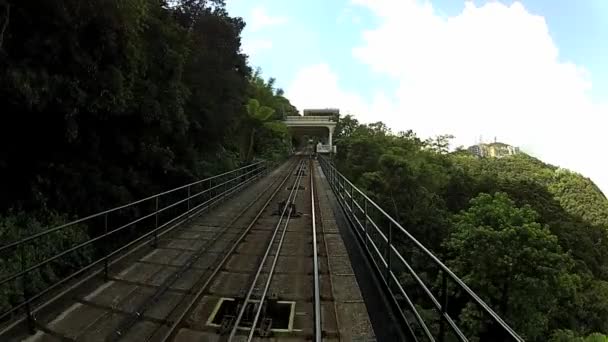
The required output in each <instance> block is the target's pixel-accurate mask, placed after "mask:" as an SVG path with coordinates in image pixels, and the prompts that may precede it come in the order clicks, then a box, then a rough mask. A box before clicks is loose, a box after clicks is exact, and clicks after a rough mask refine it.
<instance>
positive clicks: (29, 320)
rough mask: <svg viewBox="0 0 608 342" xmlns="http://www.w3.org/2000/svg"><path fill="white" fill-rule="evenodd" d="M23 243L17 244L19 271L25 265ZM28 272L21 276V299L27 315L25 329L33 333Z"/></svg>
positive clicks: (23, 269) (23, 268)
mask: <svg viewBox="0 0 608 342" xmlns="http://www.w3.org/2000/svg"><path fill="white" fill-rule="evenodd" d="M24 245H25V244H24V243H23V244H21V245H19V250H20V254H21V272H24V271H25V269H26V268H27V267H26V263H25V248H24V247H23V246H24ZM27 275H28V272H26V273H23V276H22V277H21V287H22V290H23V300H24V301H25V312H26V315H27V330H28V332H29V333H30V334H31V335H33V334H35V333H36V325H35V323H34V316H33V315H32V308H31V306H30V291H29V287H28V283H29V280H28V277H27Z"/></svg>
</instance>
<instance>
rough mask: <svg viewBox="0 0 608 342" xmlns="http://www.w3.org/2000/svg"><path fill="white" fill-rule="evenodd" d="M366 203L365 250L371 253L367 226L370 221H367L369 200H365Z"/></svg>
mask: <svg viewBox="0 0 608 342" xmlns="http://www.w3.org/2000/svg"><path fill="white" fill-rule="evenodd" d="M364 203H365V204H364V205H365V207H364V211H365V213H364V214H365V230H364V233H365V249H367V250H368V251H369V242H368V241H367V240H368V237H367V226H368V221H369V220H368V219H367V217H368V216H367V199H365V202H364Z"/></svg>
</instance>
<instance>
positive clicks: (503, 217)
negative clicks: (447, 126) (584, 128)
mask: <svg viewBox="0 0 608 342" xmlns="http://www.w3.org/2000/svg"><path fill="white" fill-rule="evenodd" d="M335 136H336V143H337V144H338V145H339V147H338V155H337V156H336V158H335V159H334V161H335V163H336V165H337V167H338V168H339V169H340V170H341V171H342V173H343V174H344V175H345V176H347V177H348V178H350V179H351V180H352V181H354V182H355V184H357V185H358V186H360V187H361V188H362V189H363V190H365V191H366V193H368V195H370V197H371V198H372V199H373V200H374V201H376V202H377V203H378V204H379V205H380V206H381V207H383V208H384V209H385V210H386V211H387V212H388V213H390V214H391V215H392V216H393V217H395V218H396V219H397V220H398V221H399V222H400V223H401V224H402V225H403V226H404V227H405V228H406V229H408V231H409V232H410V233H411V234H412V235H414V236H415V237H416V238H417V239H418V240H419V241H420V242H422V243H423V244H424V245H425V246H427V248H429V249H431V250H432V251H433V252H434V253H435V254H438V255H439V256H440V257H441V258H442V259H443V260H445V261H446V262H447V263H448V264H450V265H452V266H453V267H454V268H455V269H456V270H457V274H459V275H460V276H463V278H465V280H466V282H467V283H469V284H470V285H471V286H472V287H473V288H474V289H475V290H476V291H478V292H479V293H480V294H482V298H483V299H484V300H486V301H488V302H490V303H491V304H492V307H493V308H494V309H495V310H498V311H499V312H501V313H503V314H504V316H505V317H506V319H507V321H508V322H509V323H510V324H512V325H514V326H515V327H517V330H518V331H521V333H522V334H525V336H526V337H527V338H528V340H531V341H545V340H546V338H547V337H548V336H551V334H552V333H553V332H555V331H558V330H559V329H562V330H564V329H566V330H570V331H572V332H573V333H574V334H575V336H587V335H589V334H591V333H594V332H599V333H604V334H605V333H608V326H607V325H606V322H608V320H607V319H606V317H608V311H607V308H608V301H607V298H608V297H607V295H606V291H607V289H606V282H607V281H608V253H606V252H605V251H607V250H608V222H606V221H607V220H608V211H607V208H608V200H606V197H605V196H604V195H603V194H602V193H601V192H600V191H599V189H598V188H597V187H596V186H595V185H594V184H593V183H592V182H591V181H590V180H589V179H586V178H583V177H582V176H580V175H578V174H576V173H572V172H569V171H566V170H562V169H558V168H557V167H554V166H551V165H547V164H545V163H543V162H542V161H540V160H538V159H536V158H533V157H530V156H528V155H525V154H520V155H515V156H509V157H504V158H498V159H497V158H478V157H475V156H473V155H471V154H470V153H468V152H467V151H466V150H464V149H460V150H457V151H455V152H451V153H446V152H447V150H446V148H447V145H448V142H449V139H450V136H439V137H437V138H434V139H428V140H425V141H421V140H420V139H419V138H417V137H416V135H415V134H414V133H412V132H411V131H408V132H400V133H398V134H394V133H392V132H390V130H388V128H387V127H386V126H385V125H384V124H382V123H375V124H370V125H362V124H360V123H359V122H358V121H357V120H356V119H354V118H353V117H351V116H346V117H343V118H341V120H340V122H339V124H338V126H337V128H336V135H335ZM497 193H498V194H497ZM487 194H496V195H487ZM480 208H483V210H482V209H480ZM400 243H401V244H402V245H401V246H398V248H400V249H401V250H402V251H403V253H404V254H406V255H408V256H409V257H410V258H412V264H413V267H414V268H415V269H416V270H418V271H419V272H420V273H421V275H422V278H423V280H425V282H427V283H430V284H434V286H437V284H436V277H437V272H436V270H432V269H429V267H428V261H427V260H423V259H420V258H419V257H417V256H416V255H415V254H413V252H412V251H411V248H410V247H409V246H408V245H407V243H406V242H405V241H401V242H400ZM513 260H517V262H515V261H513ZM495 265H500V267H498V266H496V267H495ZM511 265H512V266H511ZM405 278H407V277H405V276H404V279H405ZM404 284H406V285H407V284H408V282H407V281H404ZM412 284H413V282H412ZM505 286H506V288H507V291H506V293H507V296H506V297H505V298H506V299H505V298H503V297H502V294H503V293H504V291H503V290H504V287H505ZM406 287H407V286H406ZM408 290H410V291H415V290H416V288H415V287H414V286H412V287H411V288H408ZM414 293H415V292H414ZM414 297H415V298H417V297H416V296H414ZM459 304H462V305H460V307H461V308H464V310H463V311H462V315H461V320H462V321H463V322H465V321H468V322H469V323H470V321H471V317H478V316H479V313H477V312H475V311H474V310H473V309H472V308H471V307H468V304H464V303H458V304H453V306H452V307H454V305H456V306H458V305H459ZM416 305H421V307H424V308H426V309H430V308H431V307H430V306H428V303H426V304H425V303H423V304H421V303H416ZM482 322H483V321H482ZM469 328H470V329H471V330H474V329H473V328H474V327H472V326H470V327H469ZM477 328H480V329H484V328H483V326H482V327H477Z"/></svg>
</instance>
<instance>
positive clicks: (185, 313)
mask: <svg viewBox="0 0 608 342" xmlns="http://www.w3.org/2000/svg"><path fill="white" fill-rule="evenodd" d="M297 165H298V163H297V162H296V167H297ZM294 169H295V167H294V168H293V169H288V172H287V175H286V176H285V178H284V179H283V180H282V181H281V183H280V184H279V186H277V188H276V189H275V191H274V192H273V193H272V194H271V196H270V197H269V198H268V200H266V202H265V203H264V205H262V208H261V209H260V210H259V211H258V213H257V214H256V216H255V217H254V218H253V220H251V222H250V224H249V225H248V226H247V228H246V229H245V230H244V231H243V233H242V234H241V235H240V236H239V238H238V239H237V240H236V241H235V242H234V243H233V244H232V247H231V248H230V249H229V250H228V251H227V252H226V253H225V254H224V257H223V258H222V260H221V261H220V262H219V264H218V265H217V266H216V267H215V269H214V270H213V272H212V273H211V275H209V277H208V278H207V280H206V281H205V283H204V284H203V285H202V286H201V287H200V288H199V290H198V291H197V292H196V294H194V296H193V298H192V300H191V301H190V303H189V304H188V305H187V306H186V308H185V309H184V310H183V311H182V313H181V314H180V315H179V317H178V318H177V319H175V321H174V322H173V324H172V325H171V327H170V328H169V330H167V332H166V333H165V335H164V336H163V338H162V339H161V340H160V341H161V342H167V341H169V340H171V339H172V338H173V337H174V336H175V334H176V333H177V329H178V328H179V326H180V325H181V324H182V323H183V321H184V320H185V318H186V317H187V316H188V315H189V314H190V313H191V311H192V309H194V306H195V305H196V304H197V303H198V301H199V300H200V297H201V296H202V295H203V293H204V292H205V291H206V289H207V288H208V287H209V285H210V284H211V281H212V280H213V279H215V277H216V275H217V274H218V273H219V272H220V271H221V269H222V267H223V266H224V265H225V264H226V262H227V261H228V259H229V258H230V257H231V256H232V254H233V253H234V251H235V250H236V248H237V247H238V245H239V244H240V243H241V241H243V239H244V238H245V236H246V235H247V234H248V233H249V232H250V231H251V229H252V228H253V226H254V225H255V223H256V222H257V221H258V219H259V218H260V216H262V213H263V212H264V210H265V209H266V208H267V207H268V205H270V203H271V202H272V200H273V199H274V198H275V197H276V195H277V194H278V193H279V192H280V191H281V188H282V187H283V185H284V184H285V183H286V182H287V180H288V179H289V178H290V177H291V174H292V173H293V170H294Z"/></svg>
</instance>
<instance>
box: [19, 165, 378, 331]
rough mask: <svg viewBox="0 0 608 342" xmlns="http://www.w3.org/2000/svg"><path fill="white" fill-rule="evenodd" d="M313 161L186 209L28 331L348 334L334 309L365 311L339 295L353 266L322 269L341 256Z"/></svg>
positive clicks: (340, 261)
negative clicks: (185, 218)
mask: <svg viewBox="0 0 608 342" xmlns="http://www.w3.org/2000/svg"><path fill="white" fill-rule="evenodd" d="M314 165H316V164H315V162H313V160H312V159H310V157H308V156H298V157H295V158H294V159H292V160H291V161H290V162H288V163H286V164H284V165H283V166H281V167H280V168H279V169H277V170H275V171H274V172H273V173H272V174H271V175H269V176H268V177H266V178H263V179H261V180H260V182H258V183H256V184H253V185H252V186H250V187H249V188H247V189H245V190H244V191H243V193H241V194H239V195H238V196H235V197H234V198H232V199H231V200H230V201H228V202H226V203H224V204H223V205H222V206H221V207H218V208H217V210H215V211H211V212H209V213H206V214H204V215H201V216H200V217H194V218H192V220H191V221H190V222H188V223H186V224H184V227H182V228H180V229H177V230H176V231H175V232H174V233H173V234H171V235H170V236H167V237H163V238H162V239H160V240H159V241H158V248H157V249H155V250H154V251H153V252H151V253H149V254H147V255H145V256H144V257H142V258H140V259H138V260H135V262H133V263H132V264H131V266H129V267H127V268H126V269H123V270H122V272H120V273H115V274H112V275H111V276H110V279H109V281H108V282H107V283H105V284H104V285H102V286H100V287H99V288H98V289H97V290H95V291H94V292H92V293H89V294H88V295H86V296H80V297H77V298H76V304H74V305H72V307H70V308H68V309H67V310H66V311H64V312H62V313H61V314H60V315H59V316H58V317H56V318H55V319H54V320H52V321H50V322H40V331H39V332H38V333H37V334H36V335H34V336H30V337H29V338H28V340H29V341H32V342H33V341H104V342H111V341H154V342H156V341H162V342H165V341H193V340H197V341H237V340H238V341H251V340H253V339H255V340H260V339H261V340H264V339H269V338H270V339H272V340H282V339H286V340H289V341H310V340H314V341H321V340H326V341H330V340H334V341H338V340H349V330H351V328H349V325H350V323H349V322H348V321H349V320H352V319H348V320H345V319H344V318H343V317H342V318H340V317H339V316H345V315H349V314H351V313H352V312H353V310H352V309H351V308H353V307H355V306H356V308H357V309H356V310H355V311H357V312H361V314H362V315H363V316H365V317H367V315H366V312H365V305H362V304H360V303H362V300H360V294H358V297H353V298H351V297H350V294H349V298H345V297H344V294H346V293H350V290H351V288H352V286H351V285H354V286H355V288H356V289H357V290H356V292H357V293H359V292H358V287H357V286H356V281H355V280H354V275H352V270H351V271H348V272H346V273H345V272H344V271H341V272H342V273H339V274H338V273H336V274H333V273H331V270H332V267H337V266H336V265H338V266H339V268H340V270H343V269H345V268H344V267H343V266H348V256H347V255H346V251H345V249H344V247H343V246H342V243H341V239H339V237H338V235H337V231H336V230H335V226H334V227H331V228H330V231H329V232H326V229H325V227H324V222H325V221H328V220H326V219H324V215H330V214H329V213H330V212H328V211H327V210H328V209H327V208H328V207H327V205H324V206H322V207H321V204H320V203H321V202H324V203H326V202H327V200H326V196H325V190H322V191H319V192H317V190H316V187H317V185H316V183H317V181H318V180H319V175H316V174H315V169H316V167H315V166H314ZM320 193H322V194H323V196H322V197H323V201H320V198H319V196H320V195H319V194H320ZM329 221H331V220H329ZM328 238H329V240H328ZM336 239H338V240H339V241H338V240H336ZM336 242H339V244H337V245H336ZM328 256H329V257H328ZM336 262H337V263H336ZM330 264H333V266H332V265H330ZM348 267H350V266H348ZM336 277H337V278H336ZM334 279H338V280H337V281H338V283H339V286H338V288H337V289H336V288H335V287H334V285H333V280H334ZM345 280H348V281H346V282H345ZM345 291H346V292H345ZM338 297H344V298H342V299H340V298H338ZM336 298H338V299H339V300H343V302H341V303H337V302H336ZM353 299H354V301H353ZM361 305H362V306H361ZM362 310H363V311H362ZM363 316H362V317H363ZM339 322H342V324H339ZM365 322H368V321H365ZM366 324H367V323H366ZM342 325H344V326H342ZM343 334H344V336H342V335H343Z"/></svg>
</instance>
